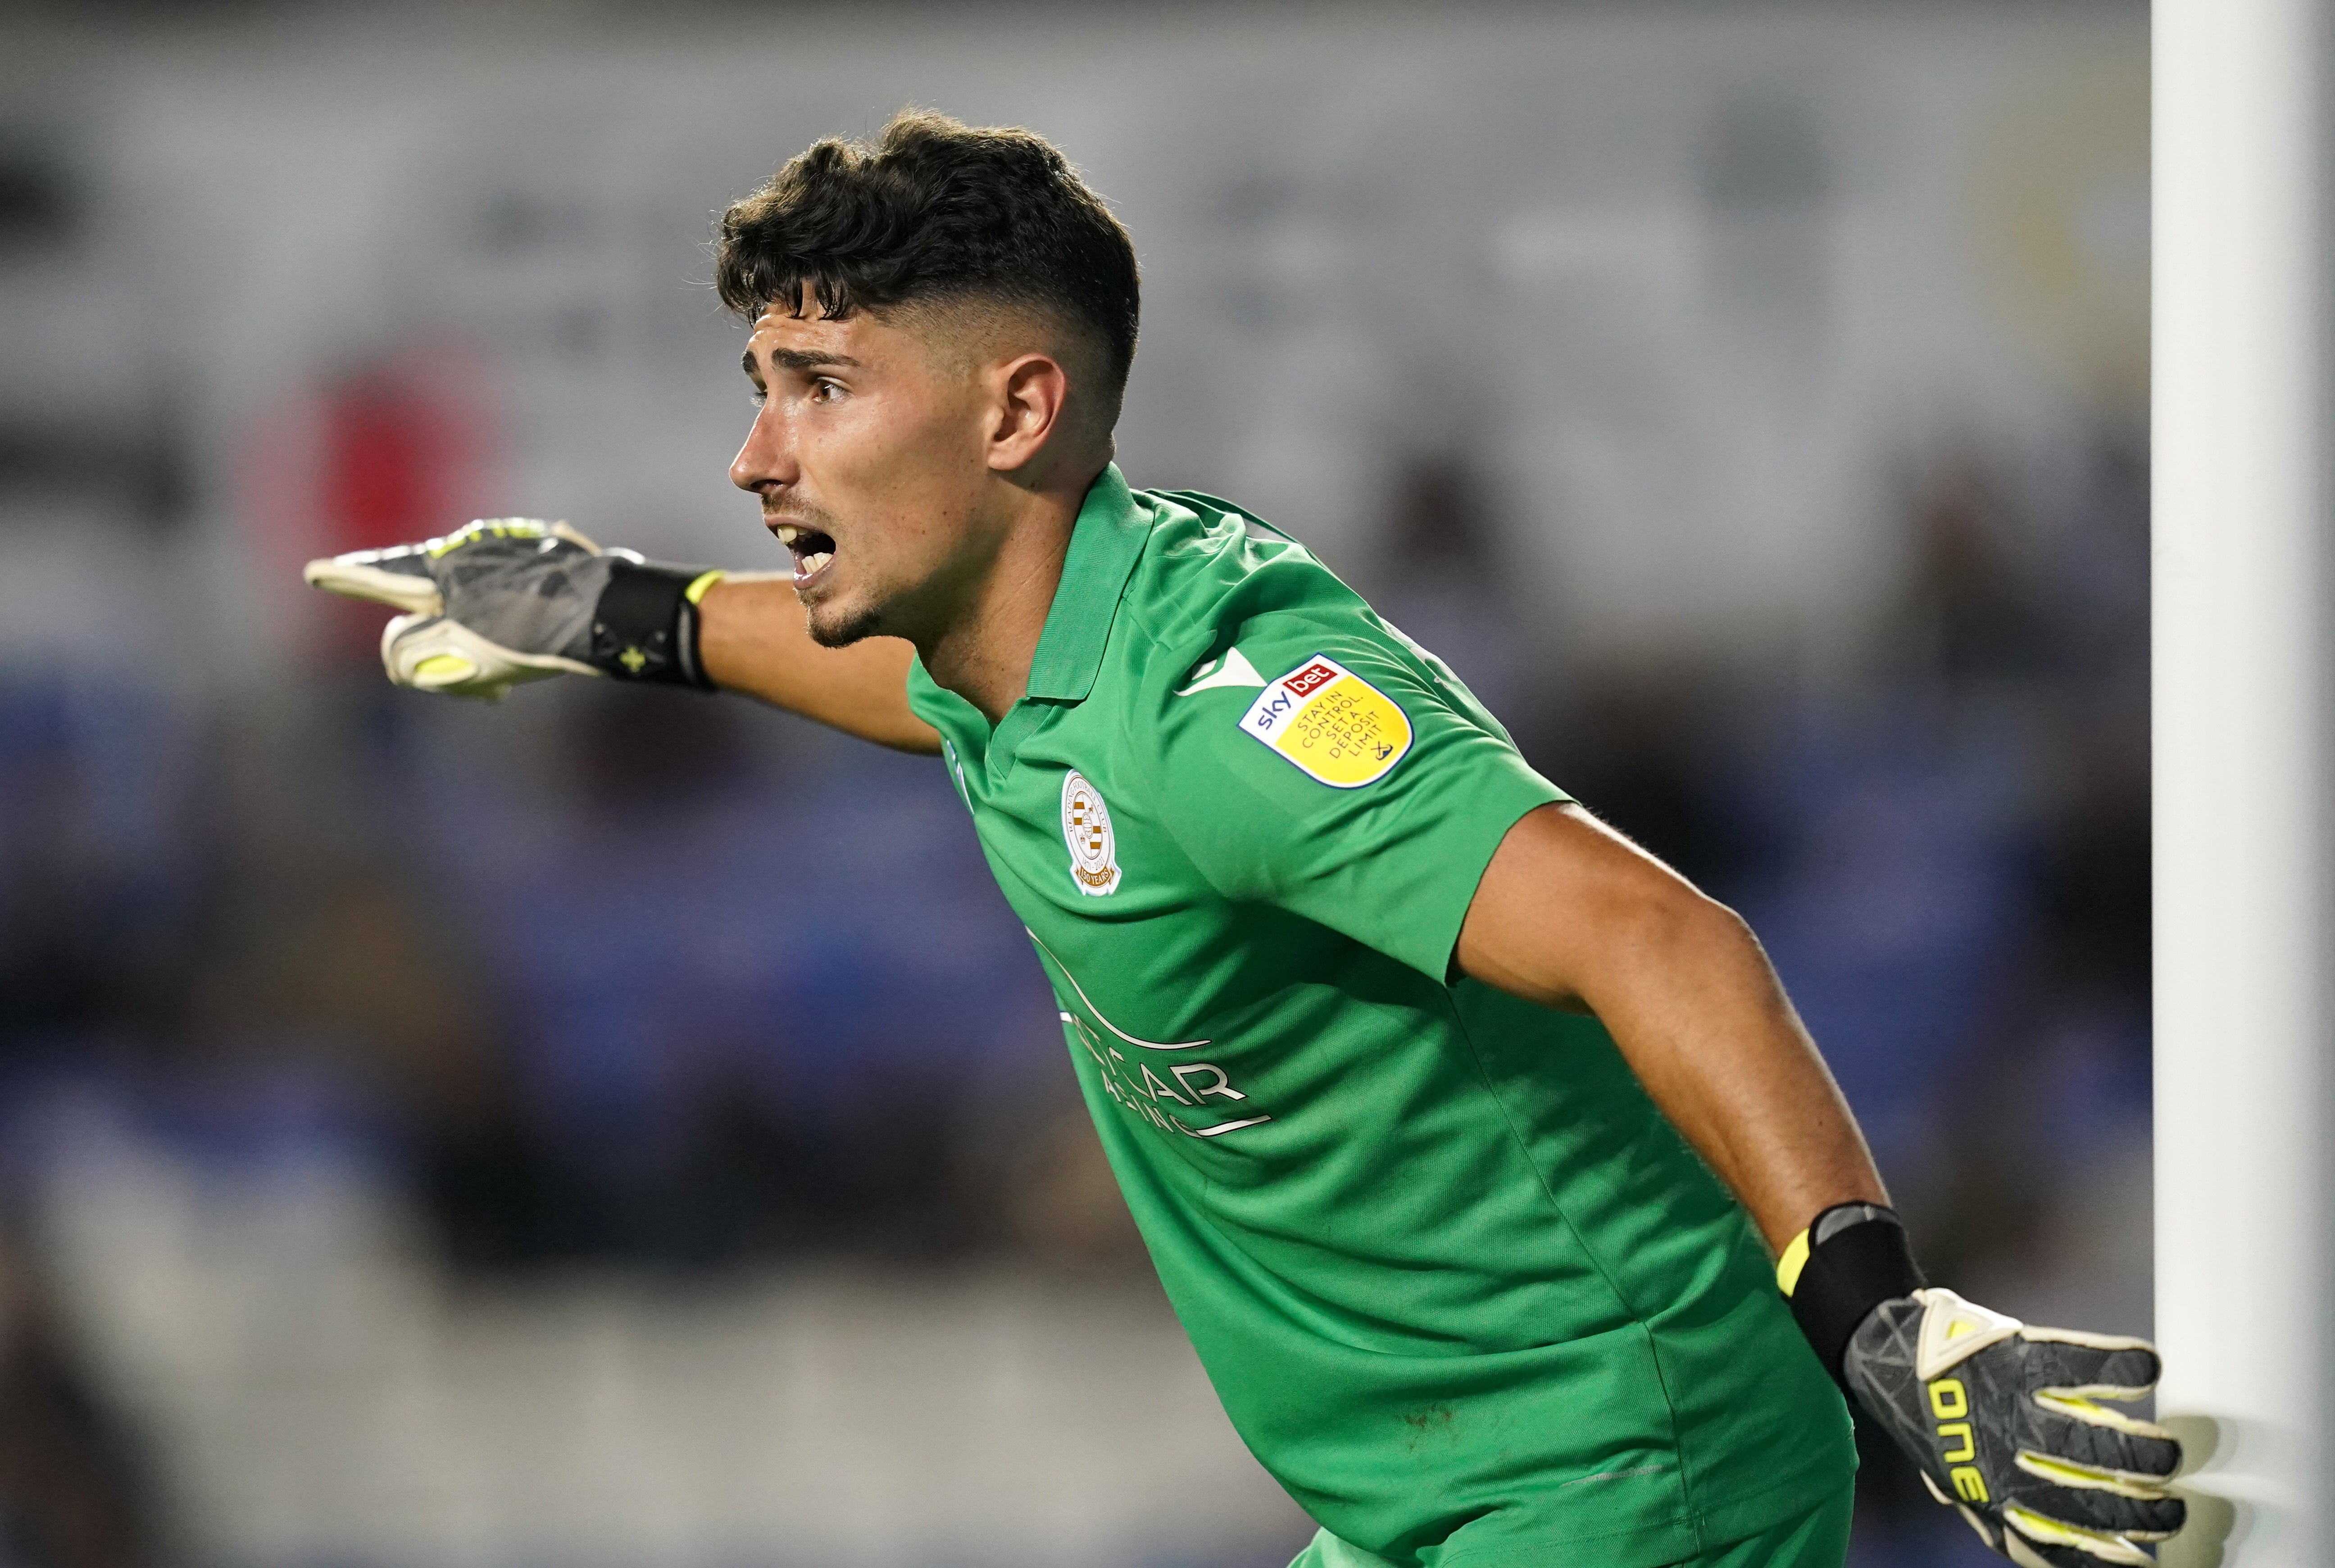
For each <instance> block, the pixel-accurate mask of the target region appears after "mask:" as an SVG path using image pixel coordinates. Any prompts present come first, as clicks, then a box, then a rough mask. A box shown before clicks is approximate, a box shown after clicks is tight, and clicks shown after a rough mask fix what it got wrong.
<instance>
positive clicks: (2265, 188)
mask: <svg viewBox="0 0 2335 1568" xmlns="http://www.w3.org/2000/svg"><path fill="white" fill-rule="evenodd" d="M2329 10H2330V0H2155V5H2154V9H2153V25H2154V36H2153V48H2154V64H2153V73H2154V80H2155V90H2154V99H2155V102H2154V121H2153V124H2154V130H2153V132H2152V135H2153V140H2154V160H2155V169H2154V175H2153V179H2154V190H2155V198H2154V211H2153V218H2152V223H2153V227H2154V235H2153V250H2154V278H2155V289H2156V295H2155V304H2154V320H2153V324H2152V332H2153V338H2154V376H2153V379H2154V387H2155V393H2154V398H2155V402H2154V411H2153V416H2152V418H2153V428H2152V432H2151V440H2152V447H2153V451H2154V465H2155V467H2154V473H2155V480H2154V484H2155V495H2154V503H2153V510H2154V522H2153V528H2154V538H2153V544H2152V556H2153V561H2154V589H2153V592H2154V606H2153V615H2154V633H2153V635H2154V643H2155V652H2154V680H2155V697H2154V737H2155V738H2154V749H2155V761H2154V769H2155V779H2156V794H2155V809H2156V828H2155V842H2156V850H2155V855H2156V1330H2157V1337H2158V1340H2159V1341H2160V1343H2161V1345H2162V1347H2163V1349H2164V1351H2165V1385H2164V1389H2163V1391H2162V1394H2161V1396H2160V1399H2159V1409H2160V1411H2161V1412H2163V1414H2164V1415H2165V1417H2167V1418H2170V1419H2171V1420H2172V1422H2173V1424H2174V1425H2175V1426H2176V1428H2179V1429H2180V1430H2181V1432H2182V1436H2183V1437H2184V1438H2185V1440H2186V1441H2187V1442H2188V1443H2189V1444H2190V1447H2191V1448H2192V1451H2193V1458H2192V1464H2193V1466H2195V1474H2193V1475H2192V1476H2191V1477H2190V1478H2189V1480H2188V1481H2187V1482H2186V1483H2185V1486H2187V1487H2188V1489H2189V1491H2190V1495H2191V1498H2192V1505H2191V1506H2192V1518H2193V1520H2194V1521H2195V1522H2194V1524H2193V1525H2192V1527H2191V1529H2190V1531H2189V1532H2188V1533H2187V1534H2185V1536H2184V1538H2183V1539H2182V1540H2180V1541H2178V1542H2176V1543H2175V1544H2172V1545H2170V1546H2168V1547H2167V1548H2166V1549H2165V1553H2164V1557H2165V1562H2166V1563H2169V1564H2209V1563H2232V1564H2242V1565H2243V1568H2272V1565H2276V1568H2306V1565H2320V1564H2325V1563H2330V1562H2335V1539H2330V1537H2329V1534H2328V1531H2329V1527H2330V1519H2329V1517H2328V1506H2327V1504H2328V1491H2329V1476H2328V1467H2329V1464H2330V1457H2335V1455H2330V1447H2329V1445H2328V1442H2327V1425H2328V1423H2327V1418H2326V1416H2325V1415H2324V1413H2323V1412H2324V1411H2325V1409H2326V1408H2327V1387H2328V1381H2329V1372H2330V1361H2329V1357H2328V1356H2327V1354H2326V1346H2327V1343H2328V1340H2329V1321H2330V1310H2329V1299H2330V1298H2329V1291H2328V1288H2327V1287H2328V1283H2329V1281H2328V1273H2329V1266H2330V1253H2335V1248H2330V1238H2329V1235H2328V1230H2329V1226H2330V1222H2335V1212H2331V1211H2335V1205H2330V1179H2329V1176H2330V1168H2335V1166H2330V1159H2329V1151H2328V1144H2329V1136H2328V1135H2329V1132H2330V1124H2335V1108H2330V1104H2329V1100H2328V1095H2329V1091H2330V1088H2335V1074H2330V1072H2329V1071H2327V1070H2326V1069H2325V1068H2324V1067H2323V1066H2322V1063H2323V1062H2324V1061H2325V1060H2326V1059H2327V1056H2328V1053H2329V1050H2330V1029H2329V1023H2330V1008H2329V1005H2328V999H2327V980H2328V978H2329V973H2330V962H2329V960H2330V954H2329V952H2328V944H2329V940H2330V934H2335V922H2330V919H2329V915H2328V897H2327V891H2326V890H2327V885H2328V877H2327V876H2326V866H2327V855H2326V850H2327V835H2326V833H2325V832H2324V831H2323V829H2322V828H2321V823H2322V822H2323V821H2324V820H2325V818H2326V815H2327V813H2328V811H2329V809H2330V805H2335V801H2330V795H2329V786H2330V779H2335V770H2330V768H2329V766H2328V763H2327V756H2326V752H2327V741H2328V738H2329V737H2328V726H2327V725H2326V723H2325V711H2326V704H2327V695H2328V692H2329V691H2330V684H2335V682H2330V681H2329V679H2328V677H2327V671H2328V668H2329V652H2330V640H2329V636H2328V632H2329V624H2328V623H2329V617H2328V615H2327V614H2326V610H2325V605H2326V603H2327V592H2326V576H2325V573H2324V570H2323V565H2322V559H2321V557H2322V556H2323V555H2324V554H2325V552H2326V550H2327V547H2328V541H2329V537H2330V528H2329V527H2328V514H2329V508H2328V505H2327V498H2328V486H2327V482H2326V479H2327V476H2326V464H2325V459H2324V451H2325V449H2326V447H2327V445H2328V440H2327V425H2328V418H2329V412H2330V401H2329V399H2328V397H2327V395H2326V393H2327V379H2328V378H2327V373H2326V370H2327V364H2328V353H2327V341H2326V340H2327V334H2328V314H2329V313H2328V309H2327V305H2326V301H2327V298H2328V295H2329V290H2330V281H2335V280H2330V276H2329V272H2328V265H2327V264H2328V256H2329V247H2327V245H2326V244H2325V242H2324V238H2323V232H2322V231H2323V228H2324V221H2325V207H2326V204H2325V203H2324V202H2323V200H2322V198H2321V196H2320V187H2321V182H2322V178H2323V171H2324V170H2325V169H2327V168H2329V167H2330V160H2329V158H2328V156H2327V153H2326V150H2325V143H2326V137H2327V127H2326V119H2327V116H2326V115H2325V112H2324V110H2323V107H2322V106H2323V102H2324V99H2325V96H2326V94H2325V82H2326V81H2327V79H2328V68H2327V63H2326V58H2325V56H2326V52H2327V49H2328V47H2329V45H2330V29H2329V27H2328V26H2327V25H2326V24H2327V21H2328V15H2327V14H2328V12H2329Z"/></svg>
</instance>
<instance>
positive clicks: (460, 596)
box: [301, 518, 722, 701]
mask: <svg viewBox="0 0 2335 1568" xmlns="http://www.w3.org/2000/svg"><path fill="white" fill-rule="evenodd" d="M301 576H304V577H305V578H306V579H307V581H308V585H309V586H311V587H315V588H323V589H325V590H327V591H329V592H331V593H335V594H343V595H347V596H348V597H350V598H353V599H369V600H372V601H373V602H374V603H376V604H383V605H392V606H393V607H394V608H396V609H398V610H401V611H402V612H403V614H402V615H398V616H397V617H396V618H395V619H394V620H392V621H391V622H390V623H389V624H388V626H387V627H385V628H384V629H383V632H382V638H381V661H382V663H383V665H384V666H385V667H386V668H387V669H388V671H389V678H390V679H391V680H392V681H394V682H397V683H398V684H399V685H401V686H412V687H414V688H416V689H417V690H420V691H424V692H447V693H450V694H451V695H453V696H458V697H481V698H485V699H488V700H489V701H492V700H495V699H499V698H500V697H502V696H504V695H505V694H507V693H508V692H509V691H510V689H511V688H512V687H513V686H515V685H518V684H520V683H521V682H528V681H540V680H543V679H545V678H547V677H548V676H552V675H559V674H578V675H607V676H610V677H613V678H614V679H616V680H619V681H645V682H662V683H664V684H668V685H681V686H693V687H696V688H697V689H698V690H700V691H711V690H712V687H713V682H712V681H710V680H708V679H707V678H706V675H705V672H704V667H703V666H702V664H701V663H699V662H698V657H697V602H698V600H699V599H700V598H701V597H702V596H703V595H704V593H705V590H706V589H708V588H710V587H712V586H713V585H714V584H715V583H716V582H718V581H720V580H721V578H722V573H721V572H719V571H712V570H707V569H704V568H702V567H698V566H665V565H663V564H661V563H658V562H654V561H644V560H643V559H642V558H641V557H639V556H638V555H635V553H634V552H632V551H630V550H603V549H601V548H600V547H599V546H597V545H596V544H594V543H593V542H592V541H591V540H589V539H587V538H586V537H584V536H583V535H582V534H579V533H577V532H576V530H575V529H574V528H569V527H568V526H567V524H566V523H542V522H538V521H536V520H535V519H534V518H481V519H480V520H479V521H477V522H474V523H470V524H469V525H467V526H465V527H463V528H457V529H456V530H455V531H454V532H452V533H451V534H448V535H447V536H445V537H443V538H437V539H424V540H423V541H421V543H420V544H415V545H397V546H393V547H391V548H389V549H385V550H356V551H353V552H351V553H350V554H348V555H344V556H330V557H325V558H324V559H322V560H315V561H310V562H309V563H308V565H307V566H306V567H305V569H304V570H303V571H302V573H301Z"/></svg>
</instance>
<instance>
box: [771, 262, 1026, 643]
mask: <svg viewBox="0 0 2335 1568" xmlns="http://www.w3.org/2000/svg"><path fill="white" fill-rule="evenodd" d="M944 330H945V318H944V319H943V320H941V321H939V322H935V320H934V319H933V318H932V317H930V316H928V315H917V314H916V313H901V314H900V315H898V316H897V317H896V319H894V320H890V321H887V320H885V319H881V318H879V317H877V315H873V314H872V313H870V312H867V311H860V312H858V313H857V314H855V315H850V316H848V317H846V318H845V319H843V320H841V321H836V320H831V319H828V317H826V316H823V315H819V314H818V313H817V307H816V306H815V305H813V306H811V307H810V308H809V310H808V311H807V312H806V313H805V314H804V315H801V316H796V315H790V314H788V313H787V312H786V311H785V310H783V309H774V310H772V311H770V312H768V313H766V314H764V315H763V316H762V317H761V320H759V321H757V322H756V323H755V324H754V334H753V336H752V338H751V340H749V342H748V344H747V348H746V374H747V375H748V376H749V377H750V378H751V380H752V381H753V382H754V387H755V391H756V393H757V396H758V399H759V401H760V402H761V412H760V413H759V414H758V415H757V416H756V417H755V420H754V428H753V430H752V431H750V432H749V433H748V435H747V437H746V444H745V445H744V446H743V447H742V448H741V449H740V450H739V452H738V456H737V459H736V460H735V461H733V462H732V464H731V465H730V478H731V480H732V482H733V483H734V484H736V485H737V486H738V487H739V488H740V489H747V490H752V491H754V492H755V493H756V494H758V495H760V496H761V498H762V520H763V522H764V524H765V525H766V526H767V527H769V528H770V531H771V533H772V534H774V535H775V536H777V537H778V539H779V541H780V543H781V544H783V545H785V546H786V547H787V548H788V550H789V551H790V553H791V554H792V555H793V557H794V565H795V593H796V594H797V595H798V596H799V597H800V599H801V600H802V603H803V608H804V612H805V615H807V617H808V619H809V628H810V634H811V635H812V637H814V638H815V639H817V640H818V641H819V642H820V643H823V644H827V645H828V646H829V647H839V646H841V645H842V644H846V643H852V642H857V641H858V640H859V639H860V638H862V637H867V636H874V635H877V634H884V635H891V636H904V637H908V638H910V639H912V640H921V639H924V638H925V637H928V636H931V635H935V634H938V633H939V632H940V631H943V630H945V628H946V625H947V624H948V618H949V616H950V615H953V614H954V613H956V612H957V611H958V610H959V609H961V607H962V606H963V605H964V604H965V603H966V602H967V601H968V600H969V598H970V595H971V589H972V586H973V585H974V583H975V582H976V581H977V579H978V578H979V576H980V575H981V573H982V571H983V569H984V568H985V566H987V564H988V561H989V559H990V558H991V557H992V556H993V553H994V551H995V548H996V544H997V540H996V539H995V538H993V537H990V535H991V532H992V531H993V530H991V529H989V528H985V527H984V519H983V518H982V517H981V516H980V504H981V500H982V498H983V495H984V494H985V493H986V489H987V481H988V479H989V469H988V466H987V463H986V461H985V459H984V446H983V413H984V411H985V409H986V407H987V403H986V400H985V398H984V396H983V378H982V376H981V373H980V367H979V366H978V364H969V363H963V358H962V356H957V355H954V354H952V353H945V352H941V350H942V348H943V347H945V343H944V342H943V340H942V339H941V338H940V337H939V335H938V334H940V333H941V332H943V331H944Z"/></svg>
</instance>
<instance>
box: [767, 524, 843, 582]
mask: <svg viewBox="0 0 2335 1568" xmlns="http://www.w3.org/2000/svg"><path fill="white" fill-rule="evenodd" d="M770 532H771V533H773V534H775V535H777V536H778V540H779V543H780V544H782V545H784V546H785V547H787V550H788V553H789V554H790V555H792V556H793V557H794V558H795V586H796V587H798V588H799V587H801V586H803V585H805V584H806V583H809V581H810V580H811V579H812V578H813V577H816V576H819V574H820V573H821V572H824V571H825V570H827V568H828V563H829V562H831V561H833V560H834V559H835V540H834V539H833V538H832V537H829V536H828V535H826V534H823V533H820V532H819V530H818V529H817V528H802V527H799V526H798V525H796V524H794V523H773V524H771V525H770Z"/></svg>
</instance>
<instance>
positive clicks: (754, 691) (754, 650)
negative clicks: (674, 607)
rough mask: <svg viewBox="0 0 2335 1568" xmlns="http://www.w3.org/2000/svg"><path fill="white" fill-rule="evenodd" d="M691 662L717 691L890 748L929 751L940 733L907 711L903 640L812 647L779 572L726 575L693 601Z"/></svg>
mask: <svg viewBox="0 0 2335 1568" xmlns="http://www.w3.org/2000/svg"><path fill="white" fill-rule="evenodd" d="M697 610H698V615H699V616H700V624H699V627H698V634H697V647H698V656H699V658H700V659H701V660H702V662H703V663H704V666H705V673H706V674H707V675H708V676H709V677H711V678H712V682H713V683H714V684H715V685H717V686H719V687H721V688H722V690H723V691H726V692H741V693H742V694H744V695H746V696H749V697H755V698H759V699H761V701H762V702H768V703H770V705H771V706H772V707H774V708H784V709H786V710H787V711H790V712H794V713H800V714H801V715H803V717H805V718H807V719H816V720H818V721H819V722H820V723H822V724H832V725H833V726H835V728H837V729H838V730H841V731H845V732H846V733H847V734H852V735H857V736H858V737H859V738H860V739H861V740H873V741H875V742H876V743H877V745H879V746H889V747H892V748H893V749H894V750H900V751H921V752H925V753H931V752H936V751H938V750H940V749H941V738H940V731H937V730H935V729H934V728H933V727H932V726H931V725H929V724H927V723H925V721H923V720H922V719H919V718H917V717H916V715H915V714H914V713H912V712H910V711H908V688H907V680H908V661H909V659H910V657H911V653H910V650H909V647H908V644H906V643H904V642H901V641H900V640H899V639H898V638H896V637H870V638H868V639H867V641H865V642H861V643H854V644H851V645H850V646H849V647H847V648H822V647H820V646H819V644H817V643H814V642H812V641H811V640H810V633H809V631H808V630H806V629H805V627H804V625H803V611H802V605H801V604H800V603H799V601H798V600H797V599H796V598H795V590H794V586H793V585H792V584H791V583H790V582H789V581H788V579H787V578H786V577H785V576H783V575H780V574H777V573H772V574H769V575H767V576H766V575H762V574H758V573H732V574H731V575H730V576H725V577H723V578H722V580H721V581H720V582H718V583H716V584H714V585H713V586H712V587H711V588H708V589H707V590H706V591H705V594H704V595H703V596H702V598H700V599H699V600H698V604H697Z"/></svg>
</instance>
